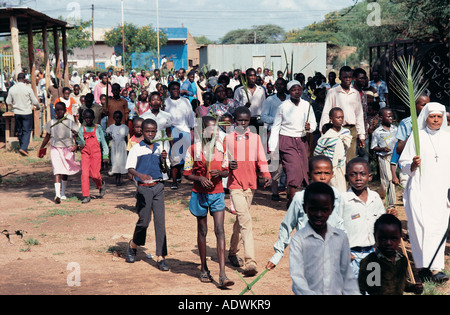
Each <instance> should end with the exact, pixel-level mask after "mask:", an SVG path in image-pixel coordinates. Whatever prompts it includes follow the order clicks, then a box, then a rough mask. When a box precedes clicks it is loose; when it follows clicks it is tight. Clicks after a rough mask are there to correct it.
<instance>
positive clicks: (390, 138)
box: [370, 125, 397, 156]
mask: <svg viewBox="0 0 450 315" xmlns="http://www.w3.org/2000/svg"><path fill="white" fill-rule="evenodd" d="M396 135H397V127H396V126H394V125H391V127H390V130H387V129H386V128H384V127H383V126H382V125H381V126H380V127H378V128H377V129H375V131H374V132H373V134H372V143H371V145H370V148H371V149H372V150H373V149H374V148H375V147H380V148H386V147H387V148H389V152H377V154H378V155H380V156H387V155H390V154H392V152H393V150H394V147H395V144H396V143H397V138H396Z"/></svg>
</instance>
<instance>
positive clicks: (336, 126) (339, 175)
mask: <svg viewBox="0 0 450 315" xmlns="http://www.w3.org/2000/svg"><path fill="white" fill-rule="evenodd" d="M329 115H330V123H329V124H325V125H324V130H323V136H322V137H320V138H319V140H318V141H317V146H316V148H315V149H314V155H320V154H323V155H325V156H327V157H329V158H330V159H331V160H332V161H333V174H334V175H333V178H332V179H331V181H330V185H331V186H333V187H336V188H337V189H338V190H339V191H340V192H345V191H347V182H346V180H345V165H346V159H347V157H346V154H347V150H348V149H349V147H350V144H351V142H352V135H351V133H350V130H348V129H346V128H343V127H342V125H343V123H344V111H343V110H342V109H341V108H339V107H334V108H332V109H331V110H330V114H329ZM325 128H329V129H328V130H327V131H326V130H325Z"/></svg>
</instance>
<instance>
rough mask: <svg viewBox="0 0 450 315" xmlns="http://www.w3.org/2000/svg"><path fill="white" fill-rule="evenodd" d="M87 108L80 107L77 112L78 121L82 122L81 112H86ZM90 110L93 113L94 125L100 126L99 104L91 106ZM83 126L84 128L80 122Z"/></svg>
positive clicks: (100, 110) (84, 106) (101, 108)
mask: <svg viewBox="0 0 450 315" xmlns="http://www.w3.org/2000/svg"><path fill="white" fill-rule="evenodd" d="M87 108H88V107H87V106H86V105H82V106H81V107H80V109H79V110H78V113H79V117H80V118H79V120H80V121H81V120H83V116H82V115H83V111H84V110H86V109H87ZM91 109H92V110H93V111H94V115H95V117H94V124H96V125H100V124H101V121H102V113H103V106H102V105H99V104H95V103H94V104H92V106H91ZM82 124H83V126H85V122H84V121H83V122H82Z"/></svg>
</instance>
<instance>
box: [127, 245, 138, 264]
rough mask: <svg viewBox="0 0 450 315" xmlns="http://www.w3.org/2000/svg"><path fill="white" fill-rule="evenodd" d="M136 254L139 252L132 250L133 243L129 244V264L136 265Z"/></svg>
mask: <svg viewBox="0 0 450 315" xmlns="http://www.w3.org/2000/svg"><path fill="white" fill-rule="evenodd" d="M136 252H137V250H136V249H135V248H131V241H130V242H129V243H128V249H127V257H126V261H127V262H128V263H134V262H135V261H136Z"/></svg>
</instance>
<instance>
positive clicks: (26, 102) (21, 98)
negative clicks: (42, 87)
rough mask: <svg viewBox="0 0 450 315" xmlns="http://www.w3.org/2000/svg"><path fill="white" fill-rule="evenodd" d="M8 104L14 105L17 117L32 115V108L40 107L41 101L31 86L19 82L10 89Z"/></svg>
mask: <svg viewBox="0 0 450 315" xmlns="http://www.w3.org/2000/svg"><path fill="white" fill-rule="evenodd" d="M6 104H8V105H11V104H12V105H13V112H14V114H15V115H31V114H32V113H33V111H32V106H33V105H34V106H39V101H38V100H37V98H36V95H35V94H34V92H33V90H32V89H31V87H30V86H28V85H26V84H25V83H23V82H17V83H16V84H14V85H13V86H12V87H11V88H10V89H9V91H8V97H7V98H6Z"/></svg>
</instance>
